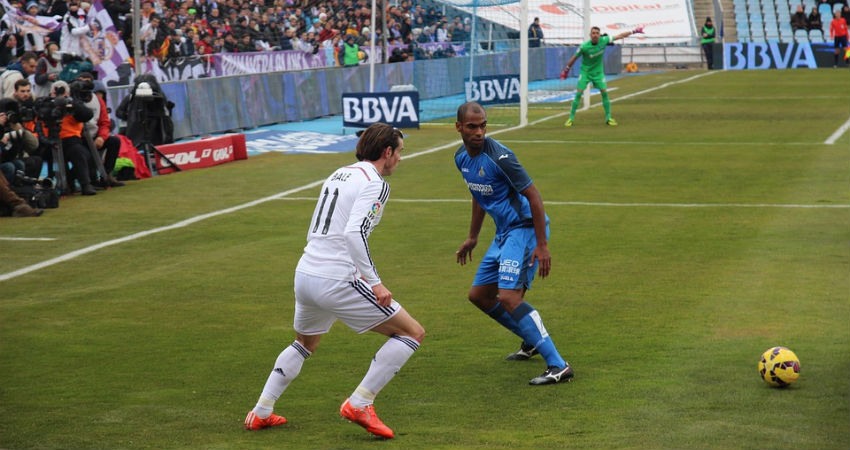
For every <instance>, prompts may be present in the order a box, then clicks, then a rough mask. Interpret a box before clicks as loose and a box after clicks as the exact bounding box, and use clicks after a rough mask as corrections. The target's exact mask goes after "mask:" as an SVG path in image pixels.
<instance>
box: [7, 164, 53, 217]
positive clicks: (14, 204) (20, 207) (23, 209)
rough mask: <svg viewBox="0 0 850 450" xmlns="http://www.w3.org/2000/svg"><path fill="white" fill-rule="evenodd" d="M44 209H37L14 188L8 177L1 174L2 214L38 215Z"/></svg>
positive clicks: (14, 215) (15, 215) (16, 215)
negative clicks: (10, 184)
mask: <svg viewBox="0 0 850 450" xmlns="http://www.w3.org/2000/svg"><path fill="white" fill-rule="evenodd" d="M42 213H44V210H42V209H35V208H33V207H32V206H30V205H28V204H27V201H26V200H24V199H22V198H21V197H20V196H18V194H16V193H15V191H13V190H12V188H11V187H10V186H9V182H8V181H7V180H6V177H5V176H3V175H2V174H0V216H12V217H38V216H40V215H41V214H42Z"/></svg>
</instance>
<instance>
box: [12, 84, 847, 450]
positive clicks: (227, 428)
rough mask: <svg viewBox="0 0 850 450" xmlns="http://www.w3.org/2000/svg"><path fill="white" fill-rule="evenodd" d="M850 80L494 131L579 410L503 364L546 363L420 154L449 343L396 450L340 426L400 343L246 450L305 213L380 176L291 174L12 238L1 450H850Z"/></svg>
mask: <svg viewBox="0 0 850 450" xmlns="http://www.w3.org/2000/svg"><path fill="white" fill-rule="evenodd" d="M848 79H850V78H848V75H847V73H846V71H842V70H831V69H823V70H786V71H751V72H716V73H711V74H705V72H701V71H671V72H660V73H655V74H649V75H644V76H639V77H626V78H622V79H620V80H617V81H616V82H613V83H611V84H610V87H612V88H616V90H612V91H611V98H612V100H614V102H613V113H614V117H615V118H616V119H617V120H618V122H619V123H620V126H618V127H616V128H612V127H606V126H605V125H604V123H603V114H602V110H601V107H599V106H598V105H595V106H594V107H593V108H591V109H589V110H586V111H581V112H579V114H578V116H577V120H576V125H575V126H574V127H572V128H571V129H565V128H563V126H562V124H563V122H564V120H565V116H564V113H565V112H566V111H567V105H563V104H560V105H533V106H532V107H531V109H530V121H531V124H530V125H529V126H528V127H526V128H522V129H500V127H499V126H494V127H492V128H491V129H490V130H489V132H490V135H491V136H493V137H494V138H496V139H498V140H500V141H502V142H504V143H505V144H507V145H508V146H509V147H511V148H512V149H513V150H514V151H515V152H516V153H517V154H518V157H519V159H520V161H521V162H522V163H523V164H524V165H525V167H526V168H527V170H528V171H529V173H530V174H531V176H532V178H533V179H534V181H535V183H536V185H537V187H538V188H539V189H540V191H541V193H542V195H543V198H544V201H545V203H546V208H547V213H548V214H549V216H550V217H551V221H552V227H551V228H552V238H551V241H550V248H551V250H552V255H553V268H552V273H551V275H550V277H548V278H546V279H537V280H536V281H535V284H534V288H533V289H532V290H531V291H530V292H529V293H528V295H527V299H528V301H529V302H530V303H532V304H533V305H534V306H535V307H536V308H537V309H538V310H539V311H540V313H541V315H542V317H543V320H544V322H545V325H546V327H547V329H548V330H549V332H550V333H551V335H552V336H553V338H554V340H555V342H556V344H557V345H558V347H559V349H560V350H561V352H562V353H563V354H564V356H565V357H566V358H567V359H568V360H569V361H570V362H571V363H572V365H573V366H574V367H575V370H576V380H575V382H573V383H570V384H567V385H555V386H544V387H532V386H528V384H527V382H528V379H529V378H531V377H533V376H535V375H538V374H539V373H540V372H541V371H542V370H543V362H542V360H541V359H539V357H538V358H535V359H534V360H531V361H528V362H522V363H517V362H507V361H504V360H503V358H504V356H505V355H506V354H508V353H509V352H511V351H513V350H514V349H515V348H516V347H517V345H518V344H519V341H518V339H516V338H515V337H513V336H511V335H510V334H509V333H508V332H507V331H506V330H504V329H502V328H500V327H499V326H497V325H496V324H495V322H493V321H492V320H491V319H489V318H487V317H486V316H485V315H483V314H481V313H479V312H477V310H476V309H475V308H474V307H473V306H472V305H471V304H469V302H468V301H467V300H466V297H465V296H466V292H467V289H468V286H469V283H470V282H471V280H472V276H473V273H474V270H475V266H474V265H471V266H470V265H468V266H465V267H461V266H459V265H457V264H456V263H455V260H454V252H455V250H456V249H457V247H458V246H459V245H460V243H461V242H462V240H463V239H464V237H465V236H466V233H467V227H468V222H469V195H468V192H467V191H466V189H465V186H464V185H463V183H462V181H461V178H460V176H459V174H457V173H456V169H455V167H454V163H453V160H452V155H453V153H454V150H455V149H456V148H457V142H456V141H457V139H458V134H457V133H456V131H455V130H454V127H453V124H452V123H449V122H446V123H444V124H428V125H425V126H423V127H422V128H421V129H420V130H412V131H410V132H409V133H408V137H407V139H406V141H405V144H406V148H407V149H406V150H405V156H406V157H407V158H406V159H404V160H402V162H401V165H400V166H399V169H398V170H397V172H396V173H395V174H394V175H393V176H392V177H391V178H390V179H389V180H390V183H391V185H392V195H391V199H390V202H389V205H388V207H387V210H386V214H385V215H384V218H383V220H382V222H381V224H380V226H379V227H378V228H377V229H376V231H375V233H374V234H373V236H372V243H371V245H372V250H373V256H374V258H375V260H376V261H377V264H378V268H379V270H380V273H381V275H382V277H383V279H384V280H385V283H386V285H387V286H388V287H389V289H391V290H392V291H393V293H394V294H395V296H396V298H397V299H398V300H399V301H400V302H401V303H402V305H404V306H405V307H406V308H407V309H408V310H409V311H410V312H411V313H412V314H413V315H414V316H415V317H417V318H418V319H419V320H420V322H421V323H422V324H423V326H424V327H425V328H426V330H427V333H428V335H427V337H426V339H425V341H424V343H423V345H422V347H421V349H420V350H419V351H418V352H417V353H416V354H414V356H413V357H412V358H411V359H410V361H409V363H408V364H407V365H406V366H405V367H404V368H403V369H402V371H401V372H400V373H399V374H398V376H397V377H396V378H395V379H394V380H393V381H392V382H391V383H390V384H389V385H388V387H387V388H386V389H385V390H384V391H383V392H382V393H381V394H380V395H379V397H378V400H377V402H376V408H377V411H378V413H379V414H380V415H381V417H382V419H383V420H384V421H385V422H386V423H387V424H388V425H389V426H390V427H392V428H393V429H394V430H395V431H396V433H397V438H396V439H395V440H393V441H387V442H375V441H374V440H373V439H371V438H370V437H369V435H368V434H367V433H366V432H365V431H363V430H362V429H361V428H359V427H357V426H356V425H352V424H349V423H347V422H345V421H343V420H342V419H340V418H339V416H338V408H339V405H340V403H341V402H342V401H343V400H344V399H345V398H346V396H348V395H349V394H350V393H351V391H352V390H353V389H354V387H355V386H356V385H357V383H358V382H359V380H360V378H361V377H362V374H363V373H364V372H365V370H366V369H367V368H368V365H369V362H370V359H371V357H372V355H373V354H374V352H375V351H376V350H377V348H378V347H379V346H380V345H381V342H382V341H383V339H382V338H381V337H380V336H377V335H373V334H366V335H363V336H356V335H355V334H354V333H352V332H351V331H350V330H348V329H347V328H346V327H345V326H343V325H340V324H338V325H337V326H335V327H334V329H333V330H332V331H331V333H330V334H328V335H327V336H326V337H325V338H324V340H323V342H322V345H321V346H320V347H319V349H318V351H317V352H316V353H315V354H314V355H313V357H312V358H311V359H310V360H308V361H307V362H306V364H305V365H304V368H303V370H302V372H301V375H300V377H299V378H298V379H297V380H296V381H295V382H294V383H293V384H292V386H291V387H290V389H289V390H288V391H287V392H286V393H284V396H283V398H282V399H281V400H280V401H279V402H278V407H277V410H276V411H277V412H278V413H279V414H282V415H284V416H286V417H287V418H288V419H289V420H290V423H289V424H288V425H286V426H283V427H280V428H276V429H270V430H263V431H261V432H246V431H244V430H243V429H242V420H243V419H244V417H245V414H246V412H247V411H248V410H249V409H250V408H251V407H253V405H254V403H255V401H256V399H257V396H258V395H259V393H260V390H261V388H262V386H263V383H264V382H265V379H266V376H267V375H268V373H269V371H270V370H271V368H272V363H273V362H274V359H275V357H276V356H277V354H278V353H279V352H280V350H281V349H282V348H283V347H284V346H286V345H288V344H289V343H290V342H291V341H292V339H293V332H292V329H291V328H292V325H291V323H292V310H293V295H292V279H293V270H294V267H295V264H296V262H297V260H298V257H299V255H300V253H301V250H302V248H303V246H304V238H305V235H306V229H307V226H308V222H309V216H310V213H311V211H312V208H313V205H314V201H315V200H314V198H315V197H316V195H317V192H318V187H317V186H316V185H315V184H313V185H312V187H307V188H305V187H304V186H308V185H311V183H315V182H317V181H319V180H322V179H323V178H324V177H325V176H327V174H328V173H330V171H331V170H333V169H335V168H336V167H338V166H340V165H342V164H345V163H348V162H350V161H353V157H352V155H350V154H344V155H279V154H266V155H262V156H257V157H252V158H250V159H249V160H247V161H240V162H237V163H233V164H227V165H224V166H219V167H216V168H212V169H207V170H196V171H188V172H184V173H179V174H173V175H167V176H161V177H156V178H154V179H150V180H145V181H139V182H133V183H130V184H129V186H127V187H123V188H120V189H116V190H112V191H109V192H106V193H104V194H103V195H98V196H97V197H94V198H80V197H73V198H70V199H66V200H64V201H63V203H62V205H61V207H60V208H59V209H56V210H49V211H48V212H47V213H46V214H45V215H44V216H43V217H41V218H39V219H14V220H13V219H1V220H0V239H3V240H0V249H2V252H0V254H2V256H3V257H2V258H0V279H1V280H2V281H0V293H2V294H0V448H8V449H30V448H34V449H35V448H37V449H137V448H150V449H260V448H268V449H272V448H275V449H276V448H304V449H336V448H377V446H380V447H381V448H398V449H412V448H417V449H455V448H464V449H465V448H478V449H539V448H574V449H683V448H689V449H731V448H736V449H738V448H740V449H768V448H796V449H818V450H822V449H847V448H849V447H850V426H848V424H850V376H848V374H850V326H848V323H850V134H848V133H844V134H843V135H841V136H834V134H835V133H836V130H839V129H840V128H841V127H842V125H843V124H845V123H846V122H847V121H848V119H850V83H848ZM598 101H599V99H598V97H594V99H593V102H594V103H597V102H598ZM435 149H436V150H435ZM427 150H433V151H430V152H426V151H427ZM276 194H280V195H277V196H276ZM273 196H276V198H271V197H273ZM259 199H265V201H259V202H256V203H255V204H250V205H249V202H254V201H256V200H259ZM228 208H232V209H231V210H228ZM225 210H227V211H226V212H223V213H217V212H221V211H225ZM492 232H493V229H492V226H491V224H490V223H489V220H488V223H487V225H486V226H485V230H484V231H483V232H482V242H481V243H480V244H479V249H478V252H476V254H475V256H476V259H475V261H476V262H477V261H478V258H480V256H481V254H482V253H483V251H484V247H485V246H486V245H487V242H488V241H489V239H490V238H491V237H492ZM9 238H44V239H50V240H10V239H9ZM103 243H107V244H108V245H101V244H103ZM93 246H98V247H93ZM777 345H783V346H787V347H789V348H791V349H792V350H793V351H794V352H796V354H797V355H798V356H799V357H800V360H801V364H802V373H801V378H800V380H799V381H798V382H797V383H795V384H794V385H793V386H791V387H790V388H789V389H784V390H780V389H773V388H770V387H768V386H767V385H766V384H765V383H764V382H762V381H761V380H760V379H759V376H758V373H757V370H756V364H757V361H758V358H759V356H760V355H761V353H762V352H763V351H764V350H766V349H767V348H770V347H772V346H777Z"/></svg>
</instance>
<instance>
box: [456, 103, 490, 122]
mask: <svg viewBox="0 0 850 450" xmlns="http://www.w3.org/2000/svg"><path fill="white" fill-rule="evenodd" d="M469 112H475V113H482V114H487V112H486V111H485V110H484V107H483V106H481V105H480V104H479V103H478V102H466V103H464V104H462V105H460V106H459V107H458V108H457V121H458V122H463V119H464V118H465V117H466V114H467V113H469Z"/></svg>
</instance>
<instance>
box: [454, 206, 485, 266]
mask: <svg viewBox="0 0 850 450" xmlns="http://www.w3.org/2000/svg"><path fill="white" fill-rule="evenodd" d="M485 214H486V213H485V212H484V209H483V208H481V205H479V204H478V202H477V201H475V199H474V198H473V199H472V219H471V220H470V222H469V236H468V237H467V238H466V240H465V241H463V244H461V246H460V248H459V249H458V250H457V251H456V252H455V256H456V257H457V262H458V263H459V264H460V265H464V264H466V262H467V260H469V261H472V249H474V248H475V246H476V245H478V233H480V232H481V226H482V225H483V224H484V216H485Z"/></svg>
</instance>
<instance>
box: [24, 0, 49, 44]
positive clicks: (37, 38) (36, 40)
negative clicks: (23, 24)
mask: <svg viewBox="0 0 850 450" xmlns="http://www.w3.org/2000/svg"><path fill="white" fill-rule="evenodd" d="M40 10H41V7H39V5H38V2H37V1H35V0H30V1H29V2H27V9H26V13H24V14H22V15H21V19H23V20H25V21H27V22H30V23H31V24H34V25H39V22H38V19H37V18H36V17H35V16H37V15H39V13H40ZM44 36H45V34H42V33H40V32H38V31H35V30H30V31H28V32H27V33H25V34H24V50H25V51H28V52H35V53H36V54H40V53H41V52H43V51H44Z"/></svg>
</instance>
